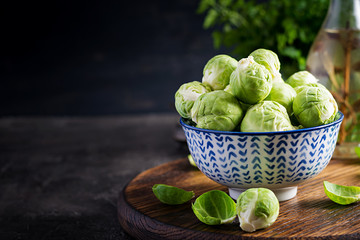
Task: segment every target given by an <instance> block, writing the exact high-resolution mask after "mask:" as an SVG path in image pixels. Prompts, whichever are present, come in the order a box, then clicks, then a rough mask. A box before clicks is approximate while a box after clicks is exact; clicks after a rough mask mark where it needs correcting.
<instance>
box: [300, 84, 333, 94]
mask: <svg viewBox="0 0 360 240" xmlns="http://www.w3.org/2000/svg"><path fill="white" fill-rule="evenodd" d="M307 87H320V88H324V89H326V90H327V88H326V87H325V86H324V85H322V84H321V83H308V84H305V85H301V86H298V87H296V88H294V89H295V92H296V93H299V92H301V91H302V90H303V89H304V88H307Z"/></svg>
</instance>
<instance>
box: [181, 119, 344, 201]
mask: <svg viewBox="0 0 360 240" xmlns="http://www.w3.org/2000/svg"><path fill="white" fill-rule="evenodd" d="M342 119H343V115H342V114H341V117H340V118H339V119H338V120H336V121H334V122H333V123H331V124H327V125H322V126H318V127H313V128H304V129H299V130H293V131H284V132H252V133H244V132H226V131H215V130H207V129H200V128H196V127H192V126H189V125H187V124H185V123H184V122H183V121H182V120H180V124H181V126H182V128H183V130H184V132H185V136H186V141H187V144H188V148H189V151H190V153H191V155H192V156H193V159H194V161H195V163H196V165H197V167H198V168H199V169H200V170H201V171H202V172H203V173H204V174H205V175H206V176H207V177H208V178H210V179H212V180H213V181H215V182H217V183H220V184H222V185H225V186H227V187H229V189H230V195H238V194H237V193H240V192H241V191H243V190H245V189H248V188H252V187H265V188H269V189H272V190H279V192H284V190H286V189H285V188H288V189H287V190H292V195H294V194H295V195H296V185H298V184H299V183H301V182H303V181H305V180H307V179H310V178H313V177H314V176H316V175H317V174H319V173H320V172H321V171H322V170H323V169H324V168H325V167H326V166H327V164H328V163H329V161H330V159H331V157H332V154H333V152H334V149H335V146H336V142H337V136H338V132H339V128H340V125H341V122H342ZM294 186H295V189H294ZM294 191H295V192H294ZM285 192H286V191H285ZM275 194H276V192H275ZM285 195H286V194H285ZM295 195H294V196H295ZM232 197H234V196H232ZM278 197H279V196H278ZM292 197H293V196H292ZM234 198H235V197H234ZM280 198H281V197H280ZM285 198H288V197H285ZM285 200H286V199H285Z"/></svg>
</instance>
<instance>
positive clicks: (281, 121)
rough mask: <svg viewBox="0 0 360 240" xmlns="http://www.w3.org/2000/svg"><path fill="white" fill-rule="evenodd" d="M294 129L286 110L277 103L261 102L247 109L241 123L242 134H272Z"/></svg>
mask: <svg viewBox="0 0 360 240" xmlns="http://www.w3.org/2000/svg"><path fill="white" fill-rule="evenodd" d="M294 129H296V128H295V127H294V126H293V125H292V124H291V121H290V118H289V115H288V114H287V111H286V108H285V107H284V106H282V105H281V104H280V103H278V102H274V101H263V102H260V103H258V104H256V105H254V106H252V107H250V108H249V109H248V111H247V112H246V114H245V116H244V119H243V121H242V122H241V131H242V132H274V131H288V130H294Z"/></svg>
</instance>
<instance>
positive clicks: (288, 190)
mask: <svg viewBox="0 0 360 240" xmlns="http://www.w3.org/2000/svg"><path fill="white" fill-rule="evenodd" d="M244 191H246V189H242V188H229V195H230V197H232V198H233V199H234V200H237V199H238V197H239V195H240V194H241V193H242V192H244ZM271 191H273V192H274V193H275V196H276V197H277V199H278V200H279V201H280V202H282V201H286V200H289V199H291V198H293V197H295V196H296V193H297V186H295V187H284V188H277V189H271Z"/></svg>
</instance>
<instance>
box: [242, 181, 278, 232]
mask: <svg viewBox="0 0 360 240" xmlns="http://www.w3.org/2000/svg"><path fill="white" fill-rule="evenodd" d="M279 209H280V205H279V200H278V199H277V198H276V196H275V194H274V193H273V192H272V191H271V190H269V189H267V188H250V189H247V190H246V191H245V192H243V193H241V194H240V196H239V198H238V199H237V204H236V213H237V215H238V218H239V222H240V227H241V229H242V230H244V231H246V232H254V231H256V230H258V229H262V228H267V227H269V226H270V225H272V224H273V223H274V222H275V220H276V219H277V217H278V216H279Z"/></svg>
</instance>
